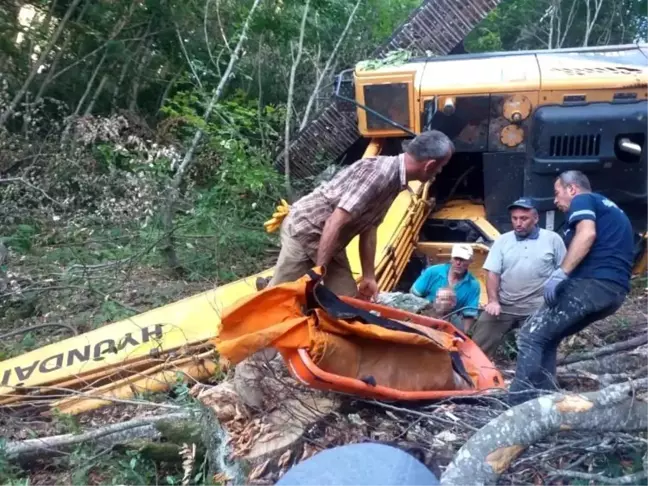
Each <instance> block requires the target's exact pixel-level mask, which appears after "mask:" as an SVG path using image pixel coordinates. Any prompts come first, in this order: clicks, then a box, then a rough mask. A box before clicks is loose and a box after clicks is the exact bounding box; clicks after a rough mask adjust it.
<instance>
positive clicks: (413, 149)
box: [234, 130, 454, 408]
mask: <svg viewBox="0 0 648 486" xmlns="http://www.w3.org/2000/svg"><path fill="white" fill-rule="evenodd" d="M453 153H454V145H453V143H452V142H451V141H450V139H449V138H448V137H447V136H446V135H444V134H443V133H441V132H439V131H436V130H432V131H429V132H424V133H422V134H420V135H418V136H417V137H415V138H414V139H413V140H411V141H410V143H409V144H408V145H407V148H406V150H405V152H404V153H401V154H399V155H396V156H378V157H368V158H365V159H361V160H358V161H357V162H355V163H354V164H352V165H350V166H349V167H346V168H344V169H343V170H341V171H340V172H339V173H338V174H336V175H335V176H334V177H333V179H331V180H330V181H328V182H325V183H323V184H321V185H320V186H319V187H317V188H316V189H315V190H314V191H313V192H311V193H310V194H308V195H306V196H304V197H303V198H301V199H300V200H298V201H297V202H295V203H294V204H293V205H292V208H291V209H290V212H289V213H288V216H286V218H285V219H284V220H283V222H282V224H281V253H280V254H279V259H278V261H277V265H276V268H275V272H274V275H273V276H272V279H271V280H270V282H269V283H268V287H271V286H274V285H278V284H281V283H284V282H293V281H295V280H297V279H299V278H301V277H302V276H304V275H305V274H306V272H307V271H308V270H310V269H311V268H313V267H315V266H324V267H325V268H326V275H325V276H324V285H326V286H327V287H328V288H329V289H331V290H332V291H333V292H334V293H336V294H338V295H349V296H352V297H353V296H355V297H360V298H364V299H371V298H372V297H374V296H375V295H376V294H377V292H378V285H377V283H376V276H375V273H374V260H375V255H376V230H377V227H378V225H379V224H380V223H381V222H382V220H383V218H384V217H385V214H387V210H388V209H389V207H390V206H391V204H392V203H393V202H394V199H396V197H397V196H398V194H399V193H400V192H401V191H403V190H404V189H406V188H407V183H408V182H409V181H412V180H418V181H421V182H427V181H429V180H432V179H433V178H434V177H435V176H436V175H437V174H438V173H439V172H441V170H442V169H443V167H444V166H445V165H446V164H447V163H448V161H449V160H450V157H452V154H453ZM356 235H360V261H361V264H362V280H361V282H360V284H359V285H358V286H357V287H356V282H355V279H354V278H353V275H352V274H351V268H350V266H349V261H348V259H347V256H346V247H347V245H348V244H349V242H350V241H351V240H352V239H353V238H354V237H355V236H356ZM276 355H277V351H276V350H275V349H272V348H268V349H263V350H261V351H258V352H257V353H255V355H253V356H251V357H249V358H247V359H245V360H243V361H242V362H240V363H239V364H238V365H236V370H235V375H234V387H235V390H236V392H237V394H238V395H239V397H240V398H241V399H242V400H243V402H244V403H245V404H246V405H248V406H249V407H252V408H260V407H261V406H262V404H263V395H264V393H263V391H262V389H263V386H262V385H261V384H260V381H259V380H260V378H261V377H262V375H263V373H262V372H261V369H260V368H259V364H260V362H261V361H262V360H264V359H267V360H272V359H274V358H275V357H276Z"/></svg>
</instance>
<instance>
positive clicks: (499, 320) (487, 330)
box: [470, 311, 527, 359]
mask: <svg viewBox="0 0 648 486" xmlns="http://www.w3.org/2000/svg"><path fill="white" fill-rule="evenodd" d="M526 318H527V316H515V315H513V314H507V313H506V312H500V315H499V316H492V315H490V314H489V313H488V312H486V311H483V312H482V313H481V315H480V316H479V319H477V322H475V323H474V324H473V325H472V326H471V327H470V332H471V335H470V339H472V340H473V341H474V342H475V344H476V345H477V346H479V348H480V349H481V350H482V351H483V352H484V354H485V355H486V356H488V358H489V359H493V357H494V356H495V352H496V351H497V348H498V347H499V345H500V344H501V343H502V341H503V339H504V336H505V335H506V333H507V332H509V331H510V330H511V329H516V328H517V327H520V326H521V325H522V324H523V323H524V320H525V319H526Z"/></svg>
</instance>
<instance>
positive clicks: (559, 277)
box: [544, 267, 568, 307]
mask: <svg viewBox="0 0 648 486" xmlns="http://www.w3.org/2000/svg"><path fill="white" fill-rule="evenodd" d="M567 278H568V277H567V274H566V273H565V272H564V271H563V269H562V268H560V267H558V268H556V269H555V270H554V271H553V273H552V274H551V275H550V276H549V280H547V281H546V282H545V284H544V300H545V303H546V304H547V305H548V306H549V307H553V306H554V305H556V288H558V285H559V284H560V282H562V281H563V280H567Z"/></svg>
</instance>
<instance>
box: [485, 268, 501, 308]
mask: <svg viewBox="0 0 648 486" xmlns="http://www.w3.org/2000/svg"><path fill="white" fill-rule="evenodd" d="M486 272H487V276H486V295H487V296H488V302H489V303H490V302H493V303H495V304H499V287H500V274H499V273H495V272H490V271H488V270H486Z"/></svg>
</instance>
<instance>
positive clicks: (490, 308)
mask: <svg viewBox="0 0 648 486" xmlns="http://www.w3.org/2000/svg"><path fill="white" fill-rule="evenodd" d="M484 310H485V311H486V312H488V313H489V314H490V315H491V316H499V315H500V312H501V311H502V308H501V307H500V304H499V302H489V303H488V304H486V306H485V307H484Z"/></svg>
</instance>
